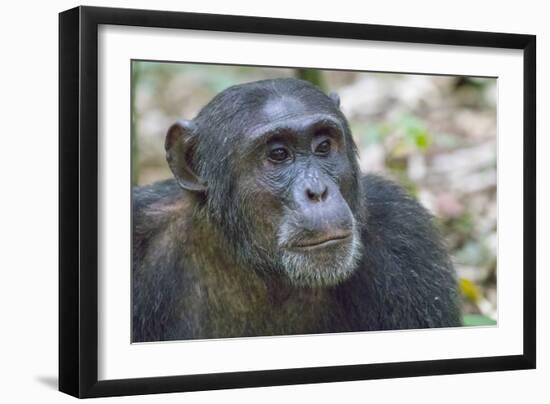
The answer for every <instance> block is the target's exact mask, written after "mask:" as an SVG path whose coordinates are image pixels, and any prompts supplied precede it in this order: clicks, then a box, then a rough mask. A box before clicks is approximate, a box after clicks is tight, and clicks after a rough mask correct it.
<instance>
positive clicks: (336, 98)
mask: <svg viewBox="0 0 550 404" xmlns="http://www.w3.org/2000/svg"><path fill="white" fill-rule="evenodd" d="M328 96H329V97H330V99H331V100H332V102H334V105H336V108H340V96H339V95H338V94H337V93H330V94H329V95H328Z"/></svg>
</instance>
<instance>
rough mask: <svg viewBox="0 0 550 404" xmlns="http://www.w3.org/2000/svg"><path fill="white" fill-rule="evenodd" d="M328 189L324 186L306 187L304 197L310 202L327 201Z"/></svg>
mask: <svg viewBox="0 0 550 404" xmlns="http://www.w3.org/2000/svg"><path fill="white" fill-rule="evenodd" d="M327 194H328V188H327V187H326V186H319V187H308V188H307V189H306V195H307V197H308V199H309V200H310V201H314V202H322V201H324V200H326V199H327Z"/></svg>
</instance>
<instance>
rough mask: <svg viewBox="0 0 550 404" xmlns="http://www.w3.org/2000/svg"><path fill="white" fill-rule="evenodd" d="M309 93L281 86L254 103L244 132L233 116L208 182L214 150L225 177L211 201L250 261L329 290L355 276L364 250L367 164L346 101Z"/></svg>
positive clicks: (213, 184) (212, 183)
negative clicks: (362, 177) (362, 178)
mask: <svg viewBox="0 0 550 404" xmlns="http://www.w3.org/2000/svg"><path fill="white" fill-rule="evenodd" d="M307 90H308V91H307V92H302V93H300V95H299V96H296V95H295V94H294V93H293V92H291V91H286V92H285V91H283V90H281V89H280V88H279V89H278V91H276V92H274V93H270V94H269V96H265V97H263V98H261V99H260V100H259V102H256V103H254V104H250V103H244V105H246V106H247V111H246V113H244V112H243V113H242V115H241V116H242V117H243V120H242V121H241V128H240V130H237V129H236V128H235V122H233V123H231V124H229V123H228V124H226V125H223V129H224V130H225V132H223V133H219V135H218V141H217V142H212V141H211V138H212V137H213V136H214V135H210V136H209V140H210V149H211V150H210V151H207V150H206V149H205V148H204V147H202V148H200V147H199V150H200V151H201V152H202V153H201V154H202V156H201V161H202V162H201V163H200V164H199V166H200V167H201V171H202V172H201V177H202V178H204V177H208V174H209V172H208V169H207V167H208V164H207V163H206V162H204V158H206V157H207V153H210V155H217V156H219V158H221V160H224V161H213V162H212V165H211V167H212V171H215V172H217V173H218V178H214V177H213V176H212V175H210V176H209V178H208V179H207V181H206V182H207V183H208V185H207V188H208V190H207V199H210V200H209V207H210V211H211V213H212V216H213V217H217V218H218V222H219V223H220V226H221V227H222V230H223V233H224V234H226V236H227V238H228V239H230V243H231V244H232V245H233V246H234V249H235V250H236V255H237V256H238V257H239V259H240V261H241V262H243V263H245V264H246V266H247V267H253V268H256V269H257V270H265V271H277V272H280V273H281V272H282V273H283V274H284V275H285V276H286V277H287V278H288V279H289V280H290V281H291V283H292V284H295V285H298V286H327V285H333V284H336V283H338V282H339V281H342V280H343V279H345V278H346V277H348V276H349V275H350V274H351V273H352V272H353V270H354V269H355V266H356V264H357V262H356V261H357V259H358V257H359V256H360V250H361V243H360V239H359V235H358V223H357V220H358V217H357V218H356V215H354V211H357V210H359V209H360V208H359V206H360V201H359V200H358V195H359V194H360V192H359V181H358V168H357V161H356V153H355V145H354V144H353V139H352V137H351V135H350V133H349V129H348V126H347V122H346V121H345V118H344V117H343V116H342V114H341V113H340V111H339V110H338V108H337V105H336V104H335V102H334V101H333V100H332V99H330V98H329V97H327V96H326V95H324V94H323V93H321V92H320V91H318V90H316V89H314V88H313V87H311V88H307ZM256 99H258V97H256ZM251 109H252V110H253V111H252V112H253V113H251ZM235 115H237V116H238V111H237V112H236V113H234V114H233V115H232V116H235ZM237 122H238V121H237ZM237 124H238V123H237ZM199 131H200V130H199ZM228 132H231V133H228ZM198 141H199V143H200V141H201V140H200V135H199V140H198ZM224 148H225V149H226V150H225V153H224V152H223V151H222V150H223V149H224ZM223 156H226V158H225V159H224V158H223ZM221 166H223V171H225V173H223V174H221V169H220V167H221ZM215 167H217V169H216V168H215ZM220 175H221V176H224V177H228V178H226V181H221V179H220V178H219V177H220Z"/></svg>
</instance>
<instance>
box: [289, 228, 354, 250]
mask: <svg viewBox="0 0 550 404" xmlns="http://www.w3.org/2000/svg"><path fill="white" fill-rule="evenodd" d="M351 236H352V233H350V232H346V233H343V232H342V233H331V234H325V235H323V236H320V237H316V238H311V239H306V240H300V241H299V242H297V243H295V244H294V245H292V247H293V248H297V249H314V248H320V247H328V246H330V245H333V244H338V243H340V242H342V241H344V240H347V239H349V238H351Z"/></svg>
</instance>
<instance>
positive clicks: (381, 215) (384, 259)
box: [340, 174, 461, 329]
mask: <svg viewBox="0 0 550 404" xmlns="http://www.w3.org/2000/svg"><path fill="white" fill-rule="evenodd" d="M362 187H363V193H364V198H365V200H366V210H367V213H366V217H365V219H364V223H363V226H362V236H361V238H362V242H363V248H364V251H363V255H362V261H361V263H360V265H359V268H358V269H357V271H356V273H355V274H354V276H353V277H352V279H350V282H349V284H345V285H342V288H341V291H340V293H342V292H343V293H345V294H347V296H345V297H344V296H341V297H343V299H344V300H347V303H346V304H347V305H349V307H350V309H351V308H353V307H362V308H363V311H362V313H363V314H364V315H368V316H369V318H368V319H367V320H364V321H361V322H367V323H368V324H369V329H404V328H426V327H453V326H459V325H460V324H461V316H460V308H459V307H460V305H459V301H458V293H457V288H456V279H455V272H454V269H453V265H452V263H451V261H450V258H449V256H448V253H447V252H446V248H445V245H444V242H443V241H442V240H443V239H442V237H441V235H440V234H439V232H438V229H437V226H436V224H435V223H434V218H433V216H432V215H431V214H430V213H429V212H428V211H427V210H426V209H425V208H424V207H422V206H421V205H420V203H419V202H418V201H417V200H416V199H414V198H413V197H412V196H411V195H409V194H408V193H407V192H406V191H405V190H404V189H403V188H402V187H400V186H399V185H397V184H395V183H394V182H392V181H390V180H388V179H385V178H383V177H381V176H378V175H372V174H369V175H364V176H363V177H362ZM352 284H357V285H360V286H359V287H358V288H357V291H354V290H352V289H353V288H350V287H349V285H352ZM366 307H368V308H369V309H368V310H365V308H366Z"/></svg>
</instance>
